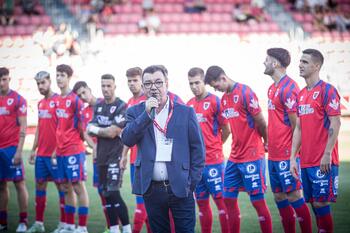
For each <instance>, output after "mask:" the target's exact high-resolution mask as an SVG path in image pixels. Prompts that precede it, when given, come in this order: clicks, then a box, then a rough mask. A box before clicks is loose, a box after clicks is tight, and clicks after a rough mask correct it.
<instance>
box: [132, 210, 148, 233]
mask: <svg viewBox="0 0 350 233" xmlns="http://www.w3.org/2000/svg"><path fill="white" fill-rule="evenodd" d="M146 219H147V212H146V208H145V205H144V204H136V209H135V214H134V229H133V230H132V232H133V233H139V232H141V230H142V226H143V223H144V222H145V221H146ZM146 224H147V223H146Z"/></svg>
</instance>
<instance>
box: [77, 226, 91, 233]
mask: <svg viewBox="0 0 350 233" xmlns="http://www.w3.org/2000/svg"><path fill="white" fill-rule="evenodd" d="M74 233H88V231H87V229H86V227H84V228H83V227H78V228H77V229H76V230H75V231H74Z"/></svg>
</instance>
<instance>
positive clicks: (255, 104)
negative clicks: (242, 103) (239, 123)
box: [249, 99, 259, 109]
mask: <svg viewBox="0 0 350 233" xmlns="http://www.w3.org/2000/svg"><path fill="white" fill-rule="evenodd" d="M249 106H250V107H252V108H254V109H258V108H259V102H258V101H257V100H256V99H251V100H250V103H249Z"/></svg>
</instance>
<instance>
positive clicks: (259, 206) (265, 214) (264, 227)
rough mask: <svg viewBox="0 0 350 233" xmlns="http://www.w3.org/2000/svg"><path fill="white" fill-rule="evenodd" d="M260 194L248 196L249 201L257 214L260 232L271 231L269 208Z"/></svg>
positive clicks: (267, 232) (268, 232)
mask: <svg viewBox="0 0 350 233" xmlns="http://www.w3.org/2000/svg"><path fill="white" fill-rule="evenodd" d="M260 196H262V195H254V196H250V199H251V202H252V204H253V206H254V208H255V210H256V213H257V214H258V218H259V223H260V229H261V232H262V233H272V219H271V214H270V211H269V208H268V207H267V205H266V201H265V199H264V198H263V196H262V198H261V197H260Z"/></svg>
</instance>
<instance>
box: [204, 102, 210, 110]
mask: <svg viewBox="0 0 350 233" xmlns="http://www.w3.org/2000/svg"><path fill="white" fill-rule="evenodd" d="M209 107H210V102H204V103H203V109H204V110H207V109H208V108H209Z"/></svg>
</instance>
